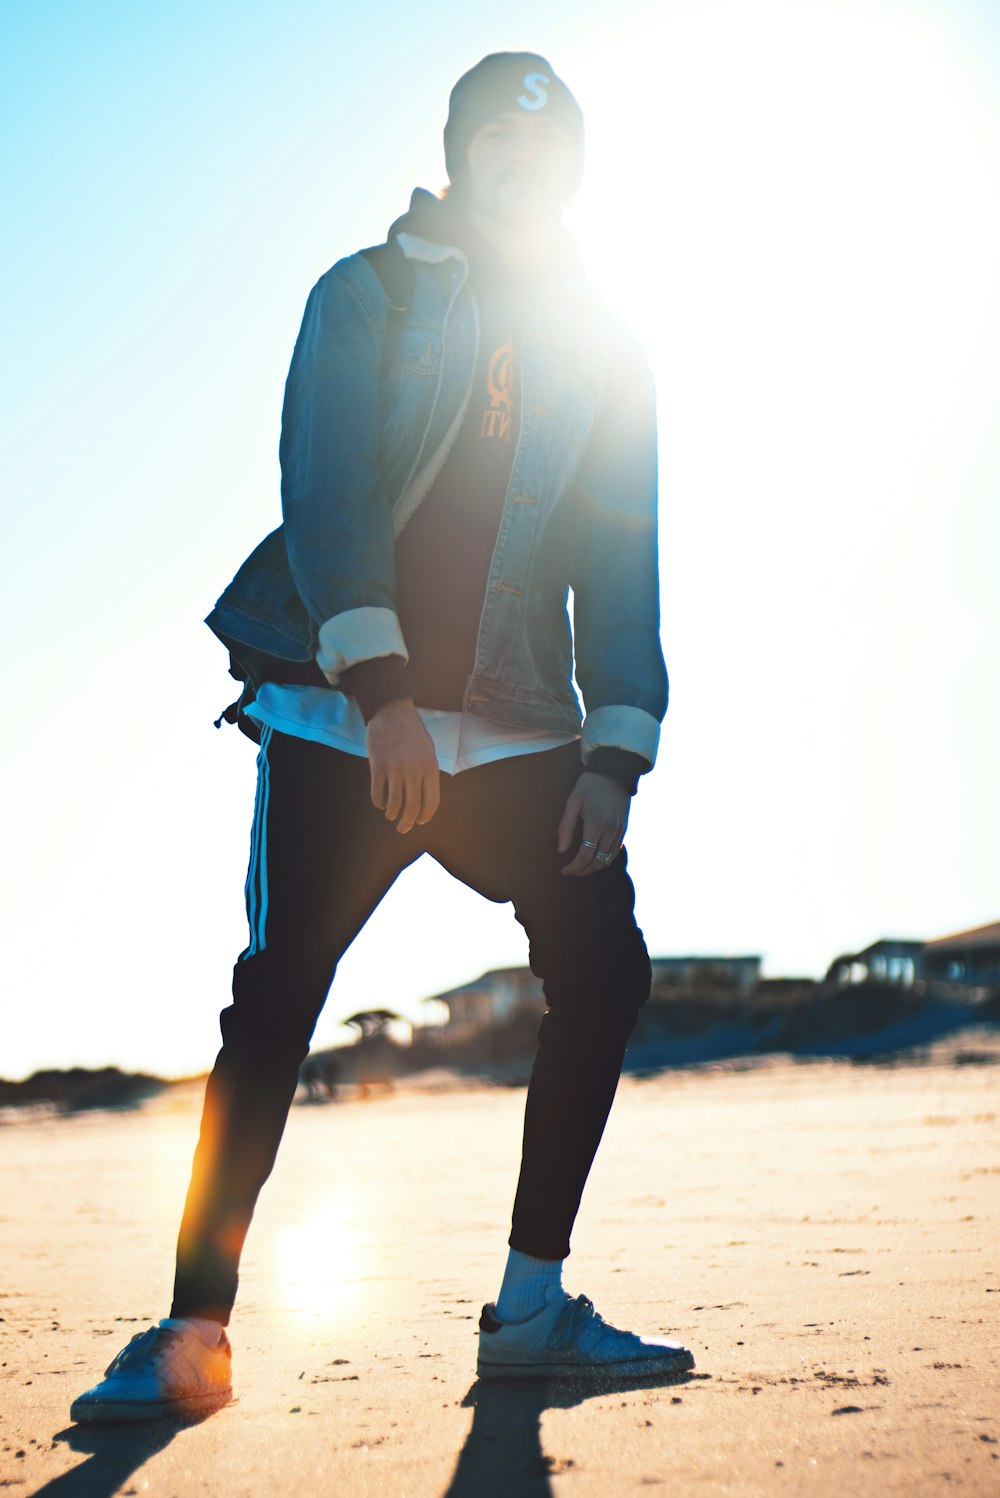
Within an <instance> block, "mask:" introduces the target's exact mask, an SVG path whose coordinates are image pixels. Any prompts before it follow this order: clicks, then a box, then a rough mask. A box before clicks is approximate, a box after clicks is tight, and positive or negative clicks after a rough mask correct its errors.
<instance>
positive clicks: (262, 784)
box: [170, 728, 421, 1325]
mask: <svg viewBox="0 0 1000 1498" xmlns="http://www.w3.org/2000/svg"><path fill="white" fill-rule="evenodd" d="M257 765H258V782H257V802H256V806H255V809H254V827H253V838H252V842H251V856H250V869H249V873H248V875H247V886H246V895H247V913H248V916H249V920H250V944H249V946H248V947H247V949H246V951H245V952H244V953H243V954H242V955H241V957H240V959H239V961H238V962H237V964H236V967H235V969H234V975H233V1003H232V1005H231V1006H230V1007H229V1008H228V1009H225V1010H223V1013H222V1018H221V1026H222V1036H223V1044H222V1049H221V1050H220V1052H219V1054H218V1057H217V1058H216V1062H215V1069H214V1070H213V1072H212V1075H211V1077H210V1078H209V1081H208V1086H207V1088H206V1093H205V1107H204V1112H203V1116H202V1125H201V1135H200V1138H199V1142H198V1147H197V1150H196V1152H195V1159H194V1167H193V1171H192V1177H191V1185H190V1188H189V1191H188V1196H187V1202H186V1205H185V1209H184V1216H183V1220H182V1222H181V1229H180V1235H179V1238H178V1244H177V1273H176V1279H175V1282H174V1301H173V1306H172V1308H171V1313H170V1314H171V1315H172V1316H203V1317H212V1318H214V1319H216V1320H218V1321H221V1322H222V1323H223V1324H224V1325H225V1324H227V1323H228V1321H229V1314H230V1311H231V1310H232V1306H233V1301H234V1300H235V1297H236V1286H237V1272H238V1265H239V1259H240V1253H241V1251H242V1248H243V1242H244V1239H245V1238H246V1234H247V1230H248V1228H249V1226H250V1220H251V1218H252V1216H253V1210H254V1206H255V1204H256V1201H257V1196H258V1194H259V1192H260V1189H261V1187H262V1185H263V1184H264V1182H265V1180H266V1179H267V1177H268V1176H269V1175H270V1173H271V1169H272V1167H273V1165H274V1160H275V1156H276V1154H277V1150H278V1145H279V1143H280V1141H281V1136H282V1133H283V1131H284V1127H285V1120H286V1117H287V1114H288V1109H289V1106H290V1104H291V1101H292V1098H293V1097H294V1095H295V1087H296V1083H297V1081H298V1074H299V1067H300V1065H301V1063H302V1061H303V1059H304V1058H305V1056H306V1054H307V1052H308V1049H309V1041H310V1039H311V1036H312V1032H313V1029H314V1027H315V1024H316V1020H317V1018H318V1016H319V1013H320V1010H321V1009H322V1007H323V1003H324V1000H325V998H326V995H327V991H328V989H329V987H330V983H331V981H332V979H333V975H334V971H335V969H336V966H337V963H338V961H339V960H340V958H341V956H342V955H343V953H344V952H345V951H346V949H347V947H348V946H349V945H350V943H351V941H352V940H353V939H354V937H355V936H356V935H357V933H358V931H359V930H360V929H361V927H362V926H363V925H364V923H365V921H366V920H367V919H368V917H369V915H370V914H371V912H372V911H373V910H374V908H375V906H376V905H377V904H378V902H379V901H380V900H381V898H382V896H383V895H384V894H385V892H386V890H387V889H388V888H389V886H390V885H391V884H392V882H393V880H394V879H395V878H396V877H397V875H398V874H399V873H400V872H401V870H402V869H403V868H404V867H405V866H406V865H407V864H408V863H411V862H413V860H414V859H415V858H416V857H418V856H419V853H420V851H421V845H420V843H419V842H418V841H417V839H416V835H415V834H411V837H410V838H408V839H405V840H404V839H403V838H401V837H400V836H399V834H398V833H397V832H396V831H395V828H394V827H392V826H391V825H390V824H389V823H388V822H386V821H385V819H384V817H382V815H381V814H380V813H379V812H377V811H376V810H375V808H374V807H373V806H372V804H371V800H370V797H369V777H368V765H367V762H366V761H365V760H363V759H360V758H357V757H355V756H352V755H347V754H340V753H339V752H338V751H336V750H334V749H330V748H327V747H326V746H325V745H321V744H313V743H309V742H307V741H305V740H301V739H294V738H290V737H288V736H286V735H284V734H278V733H273V732H272V731H271V730H269V729H266V728H265V730H264V733H263V736H262V740H261V751H260V755H259V757H258V761H257Z"/></svg>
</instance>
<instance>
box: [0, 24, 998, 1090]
mask: <svg viewBox="0 0 1000 1498" xmlns="http://www.w3.org/2000/svg"><path fill="white" fill-rule="evenodd" d="M348 9H349V12H350V13H349V14H345V12H347V11H348ZM507 48H516V49H521V48H525V49H527V48H530V49H532V50H536V51H541V52H543V53H545V54H547V55H548V56H549V57H550V59H551V60H552V62H553V65H554V66H555V68H556V69H557V71H558V72H559V73H560V74H561V75H562V76H563V77H564V78H565V79H566V80H567V82H568V83H569V84H570V86H571V87H572V88H573V90H574V92H575V93H576V95H577V97H578V98H579V100H580V103H581V105H582V107H583V111H584V115H585V118H586V121H587V139H588V153H587V171H586V176H585V181H584V186H583V189H582V190H581V193H580V195H579V197H578V199H577V202H576V204H575V205H574V207H573V209H572V210H571V213H570V217H569V222H570V224H571V227H572V228H573V231H574V233H575V234H576V235H577V238H578V241H579V245H580V248H581V252H582V255H583V258H584V261H585V263H586V264H587V266H588V269H589V271H590V273H591V275H592V277H593V279H594V280H595V282H596V283H597V284H598V285H599V286H600V288H601V289H602V291H603V292H604V294H605V296H606V297H607V299H608V301H609V302H610V304H611V305H612V307H613V308H614V309H615V310H616V311H617V312H618V313H619V314H620V315H621V316H622V317H623V318H624V319H625V320H626V322H627V323H628V324H629V325H630V326H631V327H632V328H633V329H634V331H635V332H636V333H637V334H638V335H639V337H640V338H641V340H642V341H643V343H644V345H645V347H646V349H647V352H648V354H649V358H650V362H651V365H652V368H653V371H654V374H655V377H656V382H657V391H658V402H659V420H660V450H661V476H660V508H661V556H662V606H663V640H664V649H665V654H666V658H667V663H668V667H669V669H670V673H671V706H670V710H669V712H668V716H667V720H666V723H665V726H664V732H663V738H662V742H661V753H660V760H659V763H658V766H657V768H656V770H655V772H654V774H653V775H652V776H650V777H648V778H647V779H646V780H644V782H643V784H642V786H641V789H640V792H639V795H638V796H637V798H636V801H635V803H634V806H633V812H632V823H631V826H630V829H629V834H628V839H627V841H628V847H629V857H630V867H631V870H632V873H633V877H634V880H635V883H636V887H637V916H638V919H639V923H640V925H641V926H642V928H643V930H644V932H645V934H646V938H647V942H648V945H649V947H650V950H651V951H652V952H653V954H654V955H667V954H683V953H708V954H732V955H743V954H749V953H754V954H759V955H760V956H761V958H762V959H763V964H764V972H765V973H766V974H767V975H772V976H778V975H805V976H813V977H821V976H822V974H823V973H824V972H825V970H826V968H827V967H828V965H829V963H830V962H831V961H832V959H833V958H834V957H836V956H837V955H838V954H840V953H842V952H845V951H855V950H858V949H859V948H861V947H863V946H865V945H866V944H867V943H869V942H871V941H873V940H875V939H877V938H878V937H880V936H898V937H915V938H919V939H924V938H932V937H935V936H939V935H944V934H946V933H948V932H952V931H955V930H959V929H964V928H967V927H971V926H975V925H979V924H982V923H984V922H986V921H990V920H995V919H997V918H998V916H1000V855H998V849H1000V788H998V787H1000V781H998V776H997V773H996V760H997V749H996V746H997V743H998V742H1000V680H998V669H997V656H998V652H997V644H998V639H1000V585H998V581H1000V422H998V420H997V416H998V408H1000V285H998V276H997V267H998V266H1000V11H998V9H997V7H996V6H995V5H992V4H989V3H977V0H914V3H899V0H863V3H861V0H859V3H854V0H659V3H656V4H651V3H650V4H645V3H641V0H616V3H615V4H614V5H612V4H610V3H609V0H572V3H570V0H551V3H550V4H548V5H547V6H546V7H545V8H544V12H543V13H542V12H540V11H539V8H538V7H537V5H536V4H535V3H534V0H532V3H530V4H529V3H524V0H510V3H508V4H507V5H506V6H505V7H504V8H503V11H502V13H500V15H499V18H498V12H497V10H496V7H494V6H487V5H484V4H480V3H478V0H470V3H469V4H466V5H463V6H462V7H461V8H459V9H457V10H456V8H455V7H454V6H453V5H449V6H444V5H442V4H439V3H436V0H427V3H425V4H424V5H422V6H418V7H415V6H411V5H403V4H400V3H396V0H387V3H380V4H378V5H376V6H354V7H350V8H348V7H345V6H342V5H333V4H329V3H327V4H320V3H315V0H284V3H282V5H281V6H280V7H279V6H278V5H276V4H261V3H253V0H241V3H239V4H236V3H235V0H197V3H188V0H172V3H166V4H163V5H159V6H155V7H153V6H136V5H134V4H126V3H111V0H105V3H102V0H73V3H68V0H21V3H18V0H8V4H7V5H5V7H4V9H3V16H2V20H0V58H2V62H0V71H2V87H0V134H2V139H3V143H4V150H3V152H2V166H0V176H2V191H3V202H4V206H5V210H6V214H5V218H6V228H5V232H4V234H3V235H2V237H0V287H2V292H0V295H2V298H3V309H2V319H0V355H2V357H0V421H2V437H0V505H2V520H0V526H2V531H0V545H2V555H3V557H4V585H3V589H2V590H0V595H2V596H0V626H2V629H3V638H4V639H5V640H6V642H7V648H6V651H5V662H4V666H5V669H4V672H3V678H4V682H5V687H6V691H5V698H6V703H5V713H4V733H3V736H2V743H0V755H2V774H3V779H2V784H3V786H4V788H5V792H6V795H5V800H4V807H3V846H4V849H5V857H4V859H3V871H2V879H3V887H2V893H0V922H2V930H0V940H2V947H0V950H2V953H3V963H2V979H0V981H2V1001H3V1005H4V1012H5V1020H4V1025H3V1041H2V1048H0V1075H4V1076H7V1077H19V1076H24V1075H26V1074H28V1073H29V1072H30V1071H32V1070H34V1069H35V1068H39V1067H48V1066H71V1065H87V1066H96V1065H104V1064H115V1065H120V1066H123V1067H126V1068H137V1069H147V1070H154V1071H157V1072H161V1073H164V1074H168V1075H180V1074H186V1073H193V1072H197V1071H201V1070H204V1069H206V1068H207V1067H208V1066H210V1064H211V1061H212V1057H213V1056H214V1054H215V1050H216V1047H217V1036H218V1027H217V1026H218V1018H217V1017H218V1012H219V1010H220V1009H221V1008H222V1007H223V1006H224V1005H225V1004H226V1002H227V1000H228V986H229V980H230V970H231V965H232V962H233V961H234V960H235V958H236V956H237V954H238V953H239V952H240V950H241V949H242V948H243V946H244V945H245V942H246V927H245V917H244V912H243V904H242V889H243V880H244V876H245V870H246V859H247V850H248V843H249V828H250V815H251V810H252V800H253V787H254V777H255V771H254V750H253V746H252V745H251V744H250V743H249V742H248V741H247V740H245V739H244V738H242V736H240V735H239V734H237V733H236V732H235V731H220V732H216V731H215V729H214V728H213V727H212V720H213V718H215V717H216V716H217V714H218V712H219V711H220V709H221V708H222V707H223V706H225V704H226V703H227V702H228V701H230V700H231V697H232V695H233V690H232V687H233V684H232V683H231V681H230V679H229V677H228V676H227V674H226V661H225V659H224V655H223V652H222V651H221V649H220V647H219V646H218V644H217V642H216V641H215V640H214V639H213V637H212V636H211V634H210V633H209V631H208V630H207V629H206V628H205V627H204V625H203V623H202V620H203V618H204V615H205V614H206V613H207V612H208V610H209V608H210V607H211V605H212V603H213V602H214V600H215V598H216V596H217V595H218V593H219V592H220V591H221V589H222V588H223V586H224V585H225V584H226V582H227V581H228V580H229V578H230V577H231V576H232V574H233V572H234V571H235V570H236V568H237V566H238V565H239V563H240V562H241V561H242V559H243V557H244V556H245V555H246V554H247V553H248V552H249V551H250V550H251V549H252V547H253V546H254V545H255V544H256V543H257V541H258V540H259V539H260V538H261V537H262V536H263V535H264V534H265V533H266V532H267V531H269V530H270V529H272V528H273V526H274V525H275V524H276V523H277V520H278V518H279V497H278V482H279V473H278V463H277V445H278V431H279V420H280V405H281V394H282V388H283V384H284V378H285V374H286V372H287V366H288V360H289V357H290V354H291V349H292V345H293V343H294V339H295V335H296V331H297V328H298V323H299V320H300V318H301V314H302V309H303V307H304V304H305V300H306V296H307V294H308V291H309V288H310V287H311V286H312V284H313V283H314V282H315V280H316V279H317V278H318V277H319V276H320V275H321V274H322V273H323V272H324V271H325V270H326V269H327V267H328V266H329V265H331V264H332V263H333V262H334V261H335V260H337V259H339V258H340V257H341V256H343V255H345V254H349V253H351V252H353V251H355V250H357V249H359V248H360V247H362V246H363V245H368V244H373V243H377V242H378V241H379V240H381V239H382V238H383V237H384V234H385V231H386V228H387V227H388V225H389V223H390V222H391V220H392V219H393V218H394V217H395V216H396V215H397V214H398V213H399V212H400V211H401V209H402V208H403V207H404V206H405V204H406V202H407V200H408V197H409V193H410V191H411V189H412V188H413V187H414V186H416V185H421V186H423V187H427V188H430V189H432V190H437V189H439V188H440V187H441V186H442V185H443V183H444V181H445V173H444V161H443V151H442V146H441V129H442V126H443V123H444V119H445V115H446V107H447V97H448V92H449V90H450V88H451V85H452V84H453V83H454V81H455V79H456V78H457V77H458V76H459V75H460V74H461V73H462V72H463V71H464V70H465V69H466V68H467V67H469V66H471V65H472V64H473V63H474V62H476V61H477V60H478V59H479V58H480V57H481V56H482V55H484V54H485V53H487V52H490V51H495V50H498V49H507ZM524 961H526V951H525V943H524V940H523V934H522V932H521V930H520V928H519V927H518V926H517V924H516V922H515V921H514V919H513V916H512V915H511V913H510V912H509V910H508V909H506V908H500V907H496V906H492V905H489V904H487V903H486V902H485V901H481V900H479V899H478V898H477V897H476V896H474V895H473V894H471V893H470V892H469V891H468V890H466V889H464V888H463V887H461V886H459V885H457V884H455V883H454V882H452V881H450V880H449V879H448V877H447V876H446V875H445V874H444V873H443V872H442V871H441V870H440V869H439V868H437V867H436V866H435V865H433V864H432V863H430V862H429V861H428V860H423V861H422V862H421V864H420V865H418V866H417V867H416V868H414V869H412V870H410V871H409V872H408V873H407V875H406V876H404V878H403V879H402V880H401V881H400V883H399V884H398V885H397V886H396V888H395V889H394V890H393V891H392V892H391V893H390V895H389V896H388V897H387V899H386V900H385V901H384V902H383V905H382V906H381V907H380V909H379V910H378V911H377V912H376V914H375V915H374V916H373V918H372V920H371V921H370V922H369V924H368V926H367V927H366V928H365V930H364V931H363V932H362V934H361V936H360V937H359V938H358V940H357V941H356V943H355V945H354V947H353V948H352V949H351V951H350V952H349V953H348V955H347V957H346V958H345V959H344V961H343V963H342V965H341V970H340V972H339V974H338V976H337V979H336V981H335V984H334V987H333V990H332V992H331V995H330V999H329V1001H328V1004H327V1007H326V1010H325V1012H324V1015H323V1017H322V1019H321V1021H320V1024H319V1027H318V1029H317V1033H316V1041H315V1043H316V1044H317V1045H323V1044H329V1043H332V1042H335V1041H337V1040H339V1039H341V1038H343V1036H344V1033H345V1032H344V1031H343V1028H342V1026H341V1021H342V1020H343V1018H344V1017H345V1016H346V1015H349V1014H351V1013H352V1012H354V1011H355V1010H357V1009H359V1008H367V1007H387V1008H390V1009H394V1010H398V1011H400V1012H401V1013H404V1014H406V1015H407V1016H409V1017H411V1018H413V1019H419V1018H420V1017H421V1016H422V1015H425V1014H426V1013H428V1012H429V1011H428V1009H427V1006H426V1005H425V1004H424V1003H423V1000H424V999H425V998H426V997H427V996H429V995H433V994H434V993H436V992H440V991H441V990H444V989H447V988H449V987H451V986H454V985H457V984H459V983H462V982H464V981H466V980H468V979H471V978H473V977H475V976H476V975H477V974H479V973H480V972H482V971H483V970H485V969H488V968H491V967H496V966H504V965H508V964H520V963H522V962H524Z"/></svg>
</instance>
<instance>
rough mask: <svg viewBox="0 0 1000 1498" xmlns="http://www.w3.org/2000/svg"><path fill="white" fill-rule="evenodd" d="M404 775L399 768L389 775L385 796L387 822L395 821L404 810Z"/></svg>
mask: <svg viewBox="0 0 1000 1498" xmlns="http://www.w3.org/2000/svg"><path fill="white" fill-rule="evenodd" d="M403 789H404V787H403V777H402V775H400V773H399V771H398V770H392V771H391V772H390V773H389V775H388V776H387V786H386V797H385V818H386V821H387V822H395V821H396V819H397V818H398V817H399V814H400V812H401V811H402V810H403V799H404V798H403Z"/></svg>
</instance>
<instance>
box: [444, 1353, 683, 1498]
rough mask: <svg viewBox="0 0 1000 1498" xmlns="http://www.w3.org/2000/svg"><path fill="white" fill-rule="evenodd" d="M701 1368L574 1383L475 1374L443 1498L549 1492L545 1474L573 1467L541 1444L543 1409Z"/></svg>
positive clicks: (652, 1385) (538, 1497) (666, 1382)
mask: <svg viewBox="0 0 1000 1498" xmlns="http://www.w3.org/2000/svg"><path fill="white" fill-rule="evenodd" d="M699 1376H700V1377H704V1374H702V1375H699V1374H697V1373H680V1374H676V1373H675V1374H659V1375H652V1376H650V1377H649V1378H634V1377H633V1378H628V1379H617V1380H612V1379H608V1380H603V1381H602V1382H601V1383H600V1384H599V1385H597V1386H595V1385H594V1383H593V1382H588V1383H587V1384H583V1383H574V1382H572V1381H570V1380H565V1379H538V1380H534V1379H533V1380H531V1382H530V1383H502V1382H497V1383H482V1382H480V1381H479V1380H477V1381H476V1382H475V1383H474V1384H473V1385H472V1388H471V1389H470V1390H469V1392H468V1394H466V1396H465V1398H464V1399H463V1400H462V1405H463V1407H464V1408H469V1407H471V1408H472V1410H473V1415H472V1429H471V1430H470V1431H469V1434H468V1437H467V1438H466V1442H465V1445H464V1446H463V1448H462V1452H461V1455H460V1456H459V1458H458V1463H457V1465H456V1467H455V1472H454V1475H453V1476H452V1479H451V1482H450V1483H449V1484H448V1486H447V1487H446V1488H445V1490H444V1494H443V1495H442V1498H511V1495H512V1494H514V1493H516V1494H517V1498H551V1495H552V1485H551V1483H550V1482H549V1478H550V1477H553V1476H558V1474H559V1473H561V1472H564V1471H567V1470H570V1469H571V1468H572V1467H573V1459H572V1458H571V1457H570V1458H563V1459H562V1460H559V1461H557V1460H555V1459H554V1458H553V1457H549V1456H546V1455H545V1453H544V1451H543V1450H542V1438H541V1422H542V1415H543V1414H544V1413H545V1411H546V1410H570V1409H574V1408H575V1407H576V1406H577V1405H580V1404H583V1403H584V1401H585V1400H587V1399H600V1398H604V1397H606V1396H607V1395H609V1394H620V1393H624V1392H625V1391H627V1390H629V1389H658V1388H664V1387H667V1386H673V1385H675V1384H686V1383H690V1382H691V1380H692V1379H696V1378H698V1377H699Z"/></svg>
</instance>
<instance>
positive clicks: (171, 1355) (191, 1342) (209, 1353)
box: [69, 1317, 233, 1422]
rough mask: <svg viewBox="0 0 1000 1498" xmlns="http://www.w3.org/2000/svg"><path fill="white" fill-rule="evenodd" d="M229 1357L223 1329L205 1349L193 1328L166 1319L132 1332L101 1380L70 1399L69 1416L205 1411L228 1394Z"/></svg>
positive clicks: (150, 1416)
mask: <svg viewBox="0 0 1000 1498" xmlns="http://www.w3.org/2000/svg"><path fill="white" fill-rule="evenodd" d="M220 1331H221V1328H220ZM232 1361H233V1353H232V1348H231V1347H230V1345H229V1338H228V1337H227V1336H226V1334H225V1332H224V1331H222V1332H221V1336H220V1338H219V1345H218V1347H206V1346H205V1344H204V1342H203V1341H202V1339H201V1337H200V1336H199V1335H198V1332H197V1331H196V1330H195V1329H194V1327H190V1326H186V1325H185V1324H184V1323H183V1322H181V1321H172V1320H171V1319H170V1317H166V1318H165V1319H164V1320H163V1321H161V1322H160V1324H159V1326H151V1327H150V1328H149V1330H148V1331H144V1332H137V1333H136V1335H135V1336H134V1337H133V1338H132V1340H131V1342H130V1343H129V1344H128V1346H127V1347H124V1348H123V1349H122V1351H121V1352H120V1353H119V1354H118V1356H117V1357H116V1358H115V1360H114V1362H113V1363H111V1365H110V1366H109V1367H108V1369H107V1371H106V1372H105V1375H104V1378H103V1379H102V1381H101V1382H100V1383H99V1384H95V1385H94V1387H93V1388H92V1389H88V1390H87V1392H86V1393H85V1394H81V1395H80V1397H79V1398H78V1399H74V1401H73V1403H72V1405H71V1406H70V1412H69V1415H70V1419H71V1420H78V1421H82V1422H87V1421H115V1420H162V1419H164V1418H167V1417H169V1416H171V1415H173V1416H190V1415H200V1414H208V1413H210V1412H211V1411H212V1410H215V1409H218V1408H219V1407H220V1406H221V1405H223V1404H225V1403H227V1401H228V1400H229V1399H231V1398H232V1393H233V1373H232Z"/></svg>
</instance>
